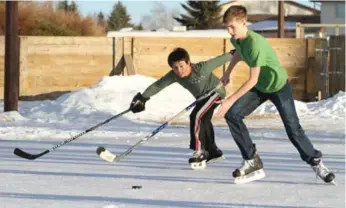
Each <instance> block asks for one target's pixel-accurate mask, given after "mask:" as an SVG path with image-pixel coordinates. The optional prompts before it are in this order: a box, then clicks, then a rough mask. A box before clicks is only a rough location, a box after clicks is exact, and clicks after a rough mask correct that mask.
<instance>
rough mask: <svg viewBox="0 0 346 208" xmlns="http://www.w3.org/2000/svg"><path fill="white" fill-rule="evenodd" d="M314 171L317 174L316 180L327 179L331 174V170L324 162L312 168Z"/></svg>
mask: <svg viewBox="0 0 346 208" xmlns="http://www.w3.org/2000/svg"><path fill="white" fill-rule="evenodd" d="M312 168H313V170H314V171H315V173H316V178H317V177H318V176H319V177H320V178H325V177H326V176H327V175H328V173H329V170H328V168H327V167H326V166H324V165H323V163H322V161H321V162H320V163H319V164H318V165H316V166H313V167H312Z"/></svg>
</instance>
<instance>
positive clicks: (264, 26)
mask: <svg viewBox="0 0 346 208" xmlns="http://www.w3.org/2000/svg"><path fill="white" fill-rule="evenodd" d="M248 27H249V29H250V30H253V31H273V30H274V31H277V30H278V21H277V20H264V21H261V22H256V23H253V24H251V25H249V26H248ZM284 28H285V30H295V29H296V22H291V21H285V22H284Z"/></svg>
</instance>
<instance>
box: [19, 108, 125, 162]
mask: <svg viewBox="0 0 346 208" xmlns="http://www.w3.org/2000/svg"><path fill="white" fill-rule="evenodd" d="M129 111H131V109H127V110H125V111H123V112H121V113H119V114H117V115H114V116H112V117H111V118H109V119H107V120H105V121H103V122H102V123H99V124H97V125H95V126H93V127H91V128H89V129H87V130H85V131H83V132H82V133H79V134H77V135H76V136H73V137H71V138H69V139H67V140H65V141H63V142H61V143H60V144H57V145H55V146H54V147H52V148H51V149H47V150H45V151H44V152H41V153H39V154H30V153H27V152H24V151H23V150H21V149H19V148H15V149H14V152H13V153H14V154H15V155H17V156H19V157H21V158H25V159H28V160H35V159H36V158H39V157H41V156H43V155H45V154H47V153H49V152H52V151H54V150H55V149H57V148H59V147H61V146H62V145H64V144H66V143H69V142H71V141H73V140H75V139H77V138H78V137H80V136H83V135H84V134H86V133H88V132H90V131H93V130H94V129H96V128H98V127H100V126H102V125H104V124H106V123H108V122H110V121H111V120H113V119H116V118H118V117H119V116H122V115H124V114H126V113H128V112H129Z"/></svg>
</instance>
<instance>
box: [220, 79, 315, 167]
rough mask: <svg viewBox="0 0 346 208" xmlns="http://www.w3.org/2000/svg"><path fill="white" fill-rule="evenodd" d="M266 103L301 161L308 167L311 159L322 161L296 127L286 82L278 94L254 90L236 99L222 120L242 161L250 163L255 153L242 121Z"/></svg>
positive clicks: (296, 123)
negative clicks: (268, 101)
mask: <svg viewBox="0 0 346 208" xmlns="http://www.w3.org/2000/svg"><path fill="white" fill-rule="evenodd" d="M266 100H270V101H271V102H272V103H273V104H274V105H275V106H276V108H277V110H278V112H279V114H280V117H281V119H282V121H283V123H284V126H285V129H286V133H287V135H288V138H289V139H290V141H291V142H292V144H293V145H294V146H295V147H296V148H297V150H298V152H299V154H300V157H301V158H302V160H304V161H305V162H307V163H308V164H311V161H312V159H314V158H320V157H322V153H321V152H320V151H318V150H316V149H314V147H313V145H312V143H311V142H310V140H309V138H308V137H307V136H306V135H305V132H304V130H303V128H302V127H301V126H300V124H299V118H298V116H297V112H296V108H295V105H294V99H293V93H292V88H291V85H290V84H289V83H288V82H287V83H286V85H285V86H284V87H283V88H282V89H281V90H279V91H277V92H274V93H263V92H260V91H258V90H257V89H256V88H253V89H251V90H250V91H249V92H247V93H246V94H245V95H244V96H242V97H241V98H240V99H238V100H237V101H236V102H235V103H234V104H233V106H232V107H231V108H230V109H229V110H228V112H227V113H226V115H225V119H226V121H227V124H228V126H229V128H230V130H231V133H232V136H233V139H234V140H235V142H236V144H237V145H238V147H239V149H240V151H241V154H242V156H243V159H245V160H249V159H252V158H253V156H254V154H255V152H256V147H255V145H254V144H253V142H252V140H251V138H250V135H249V131H248V129H247V127H246V126H245V124H244V122H243V119H244V117H245V116H248V115H249V114H251V113H252V112H253V111H254V110H255V109H256V108H257V107H258V106H260V105H261V104H262V103H263V102H265V101H266Z"/></svg>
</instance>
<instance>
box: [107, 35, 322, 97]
mask: <svg viewBox="0 0 346 208" xmlns="http://www.w3.org/2000/svg"><path fill="white" fill-rule="evenodd" d="M267 40H268V41H269V43H270V44H271V45H272V46H273V48H274V50H275V51H276V53H277V55H278V58H279V60H280V62H281V63H282V65H283V67H285V68H286V69H287V72H288V75H289V80H290V82H291V83H292V84H293V88H294V95H295V98H296V99H298V100H307V96H306V95H307V85H308V84H309V83H310V82H311V81H309V80H308V79H309V78H308V77H307V75H308V74H307V70H306V69H307V57H308V51H309V50H310V51H314V49H315V48H311V47H315V42H314V41H307V40H304V39H293V38H283V39H278V38H271V39H267ZM116 42H117V44H116V45H117V49H116V52H117V55H116V57H117V58H116V59H117V60H116V61H115V66H114V70H113V72H112V74H121V73H122V72H123V71H122V69H123V68H125V69H126V66H127V65H126V62H125V61H124V58H122V57H123V55H125V54H126V55H131V59H132V61H133V64H131V65H130V66H129V67H127V68H131V69H130V70H129V72H128V71H127V70H125V71H124V74H127V73H130V74H131V73H133V71H136V73H138V74H143V75H147V76H152V77H155V78H160V77H161V76H163V75H164V74H165V73H167V72H168V71H169V70H170V68H169V66H168V64H167V56H168V54H169V53H170V52H171V51H172V50H173V49H174V48H176V47H183V48H185V49H186V50H187V51H188V52H189V53H190V57H191V61H192V62H198V61H204V60H208V59H210V58H212V57H215V56H217V55H220V54H222V53H225V52H228V51H230V50H231V49H233V46H232V45H231V43H230V41H229V39H225V38H172V37H169V38H163V37H155V38H153V37H125V38H117V41H116ZM309 44H310V45H309ZM311 56H314V54H311ZM132 65H133V67H134V68H135V69H132ZM227 66H228V64H225V65H224V66H222V67H219V68H218V69H216V70H215V71H214V72H215V74H216V76H218V77H221V75H222V73H223V71H224V70H225V69H226V67H227ZM234 70H235V71H234V73H233V74H234V76H232V79H231V84H230V85H229V86H228V89H227V91H228V93H229V94H230V93H232V92H234V91H235V90H236V89H238V88H239V87H240V86H241V85H242V84H243V83H244V82H245V81H246V79H247V78H248V76H249V70H248V66H247V65H246V64H245V63H244V62H241V63H239V64H238V65H237V66H236V67H235V69H234ZM310 90H311V91H312V92H313V91H314V89H310ZM310 93H311V92H310Z"/></svg>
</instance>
